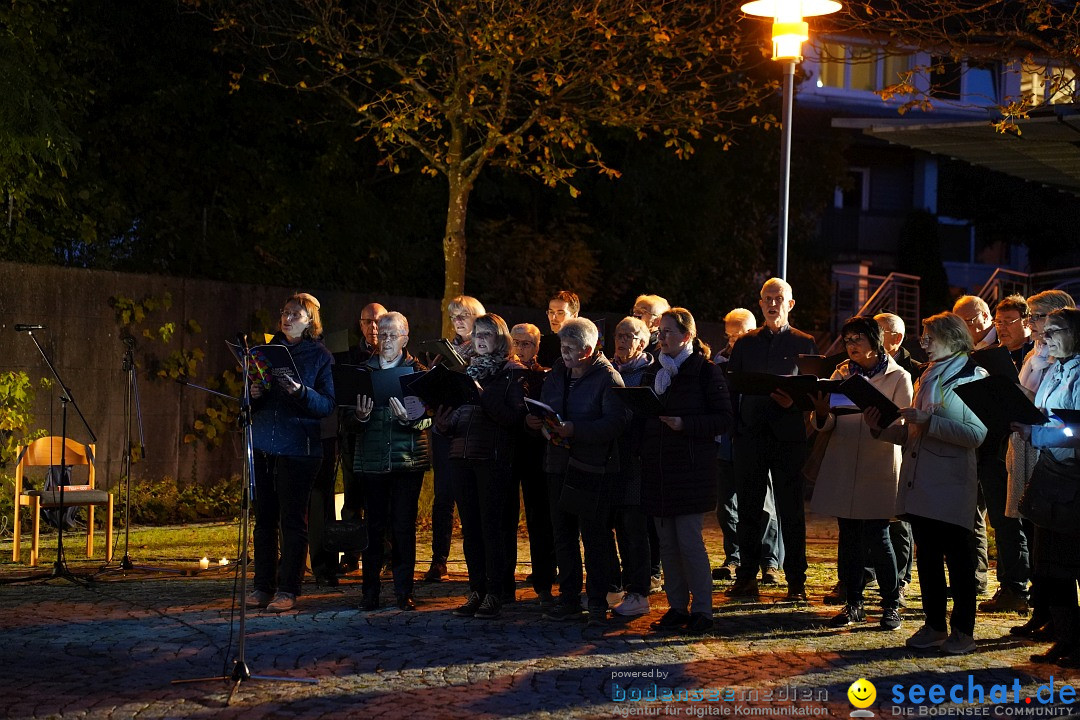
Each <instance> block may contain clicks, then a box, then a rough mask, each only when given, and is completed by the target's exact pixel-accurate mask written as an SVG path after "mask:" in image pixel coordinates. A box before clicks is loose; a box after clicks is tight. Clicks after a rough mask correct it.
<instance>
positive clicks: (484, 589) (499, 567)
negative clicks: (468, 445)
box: [450, 458, 518, 596]
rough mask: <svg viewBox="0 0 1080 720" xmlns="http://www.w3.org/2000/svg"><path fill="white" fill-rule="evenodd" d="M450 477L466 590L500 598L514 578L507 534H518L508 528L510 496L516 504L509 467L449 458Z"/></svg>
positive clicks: (503, 464) (483, 461)
mask: <svg viewBox="0 0 1080 720" xmlns="http://www.w3.org/2000/svg"><path fill="white" fill-rule="evenodd" d="M450 477H451V480H452V482H453V488H454V500H455V501H456V502H457V506H458V515H459V517H460V518H461V540H462V546H463V549H464V550H465V565H466V567H467V568H468V570H469V589H470V590H472V591H473V592H476V593H479V594H480V595H486V594H488V593H491V594H493V595H499V596H503V595H504V594H505V592H506V589H507V585H508V584H510V585H511V587H512V583H513V578H514V566H513V565H511V564H510V561H509V559H508V558H507V552H506V547H507V534H508V533H512V532H516V531H517V526H516V525H515V526H514V527H513V528H512V529H510V528H508V527H507V516H508V514H509V513H508V512H507V508H508V504H509V503H510V501H511V497H512V498H513V503H514V504H515V506H516V505H517V502H518V500H517V493H516V492H514V493H511V492H510V489H511V487H512V480H511V475H510V465H509V463H505V462H501V461H495V460H462V459H459V458H451V460H450ZM515 487H516V486H515Z"/></svg>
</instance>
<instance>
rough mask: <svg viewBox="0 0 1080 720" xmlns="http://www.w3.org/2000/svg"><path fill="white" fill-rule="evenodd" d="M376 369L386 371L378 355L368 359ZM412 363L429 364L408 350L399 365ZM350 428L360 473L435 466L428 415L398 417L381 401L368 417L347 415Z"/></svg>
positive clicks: (416, 368) (414, 365) (419, 368)
mask: <svg viewBox="0 0 1080 720" xmlns="http://www.w3.org/2000/svg"><path fill="white" fill-rule="evenodd" d="M365 365H366V366H367V367H368V369H369V370H371V371H372V372H373V373H378V372H383V370H382V369H381V368H380V366H379V358H378V356H374V357H371V358H369V359H368V361H367V362H366V363H365ZM401 366H404V367H411V368H413V372H424V370H425V368H424V366H423V365H421V364H420V363H419V362H418V361H417V360H416V358H414V357H413V356H411V355H409V354H407V353H406V355H405V357H404V358H402V360H401V363H400V365H399V367H401ZM345 424H346V429H347V430H348V431H349V432H352V433H355V434H356V440H355V442H356V444H355V449H354V454H353V470H354V471H355V472H358V473H370V474H386V473H396V472H408V471H412V470H427V469H428V468H429V467H431V449H430V436H429V430H428V429H429V428H430V427H431V418H429V417H427V416H426V415H425V416H423V417H421V418H419V419H417V420H414V421H412V422H405V423H403V422H401V421H399V420H397V419H395V418H394V416H393V415H392V414H391V412H390V408H389V406H387V405H378V406H376V407H375V408H374V409H372V411H371V415H369V416H368V419H367V420H366V421H363V422H361V421H359V420H357V419H356V415H355V414H354V413H353V412H352V411H350V412H349V414H348V415H347V416H346V418H345Z"/></svg>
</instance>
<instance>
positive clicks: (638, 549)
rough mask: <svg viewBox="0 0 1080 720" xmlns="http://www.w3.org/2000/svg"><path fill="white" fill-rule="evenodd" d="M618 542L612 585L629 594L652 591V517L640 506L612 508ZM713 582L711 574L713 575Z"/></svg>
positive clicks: (641, 593) (643, 593)
mask: <svg viewBox="0 0 1080 720" xmlns="http://www.w3.org/2000/svg"><path fill="white" fill-rule="evenodd" d="M611 514H612V525H613V526H614V527H615V541H616V542H617V543H618V545H619V557H621V558H622V568H621V571H620V568H619V566H618V564H617V563H618V561H617V560H616V561H615V562H616V564H615V565H613V567H612V576H611V577H612V584H613V585H615V586H617V587H621V588H622V589H623V590H625V591H626V592H628V593H637V594H638V595H648V594H649V576H650V575H651V574H652V568H651V565H650V557H651V555H652V552H651V550H652V548H651V547H650V546H649V519H648V518H647V517H645V511H644V510H642V509H641V506H640V505H620V506H619V507H616V508H615V509H614V510H613V511H612V513H611ZM710 581H711V576H710Z"/></svg>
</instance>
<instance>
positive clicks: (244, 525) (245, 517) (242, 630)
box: [173, 338, 319, 705]
mask: <svg viewBox="0 0 1080 720" xmlns="http://www.w3.org/2000/svg"><path fill="white" fill-rule="evenodd" d="M243 350H244V352H243V359H244V396H243V400H242V401H241V403H240V424H241V426H242V427H243V428H244V480H245V481H246V482H245V491H244V494H243V497H242V499H241V502H240V538H241V543H240V562H239V564H238V572H239V573H240V624H239V629H238V631H237V640H236V658H235V659H233V662H232V668H231V670H229V671H228V672H227V673H225V674H223V675H222V676H220V677H206V678H192V679H187V680H173V684H174V685H178V684H181V683H192V682H206V681H210V680H219V679H220V680H224V681H225V682H227V683H232V687H231V688H230V689H229V695H228V697H227V698H226V699H225V704H226V705H228V704H229V702H231V701H232V697H233V695H234V694H235V693H236V691H237V690H238V689H239V688H240V683H242V682H244V681H246V680H277V681H279V682H296V683H311V684H313V685H314V684H317V683H318V682H319V681H318V680H316V679H314V678H287V677H277V676H274V675H252V674H251V668H249V667H248V664H247V658H246V656H245V652H246V639H247V570H248V554H249V553H248V542H249V541H250V538H251V535H250V526H251V503H252V502H254V500H255V450H254V438H253V437H252V431H251V424H252V417H251V375H250V373H249V370H250V367H251V353H250V352H249V351H248V347H247V341H246V338H245V339H244V347H243ZM187 384H190V383H187ZM193 387H198V386H193ZM201 389H206V388H201ZM206 390H207V391H208V392H212V393H214V394H217V395H221V393H216V392H215V391H213V390H208V389H206Z"/></svg>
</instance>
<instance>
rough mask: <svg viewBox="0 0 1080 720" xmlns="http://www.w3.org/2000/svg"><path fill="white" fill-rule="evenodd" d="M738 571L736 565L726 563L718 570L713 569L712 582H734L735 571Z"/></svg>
mask: <svg viewBox="0 0 1080 720" xmlns="http://www.w3.org/2000/svg"><path fill="white" fill-rule="evenodd" d="M738 569H739V566H738V564H736V563H726V564H724V565H721V566H720V567H718V568H713V571H712V579H713V580H734V579H735V571H736V570H738Z"/></svg>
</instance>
